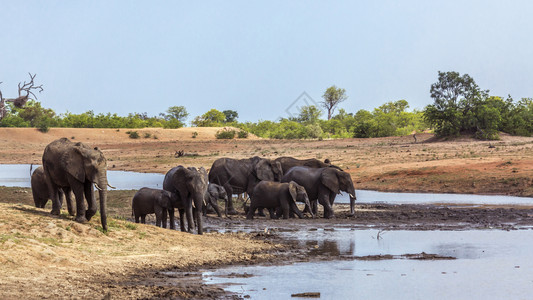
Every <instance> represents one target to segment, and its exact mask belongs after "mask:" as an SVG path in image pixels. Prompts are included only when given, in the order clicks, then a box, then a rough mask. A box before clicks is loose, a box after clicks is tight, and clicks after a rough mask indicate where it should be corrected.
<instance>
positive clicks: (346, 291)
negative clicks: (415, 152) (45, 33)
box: [203, 229, 533, 299]
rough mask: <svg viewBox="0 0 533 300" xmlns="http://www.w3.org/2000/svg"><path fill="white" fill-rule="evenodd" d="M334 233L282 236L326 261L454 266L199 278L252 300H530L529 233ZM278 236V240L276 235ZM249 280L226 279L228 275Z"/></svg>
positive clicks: (272, 270) (278, 270) (363, 266)
mask: <svg viewBox="0 0 533 300" xmlns="http://www.w3.org/2000/svg"><path fill="white" fill-rule="evenodd" d="M378 232H379V231H377V230H349V229H344V230H333V231H310V232H298V233H294V232H293V233H287V235H288V236H293V237H295V236H298V239H299V240H300V243H301V245H302V246H306V247H309V248H311V249H316V251H320V252H321V254H329V255H331V257H336V256H339V255H344V256H346V255H353V256H367V255H378V254H391V255H402V254H414V253H421V252H426V253H431V254H439V255H443V256H453V257H456V258H457V259H455V260H409V259H393V260H377V261H368V260H348V261H346V260H333V261H320V262H308V263H295V264H291V265H283V266H246V267H230V268H225V269H220V270H217V271H207V272H205V273H204V274H203V276H204V280H205V281H206V282H207V283H216V284H223V285H225V286H226V287H225V289H226V290H228V291H231V292H236V293H242V294H243V295H250V296H251V298H252V299H291V294H295V293H303V292H320V293H321V299H530V298H531V293H532V292H533V256H532V255H531V249H532V247H533V231H531V230H518V231H511V232H506V231H497V230H479V231H387V232H380V238H379V239H378V238H377V235H378ZM282 234H284V233H282ZM231 273H237V274H244V273H247V274H253V275H254V276H252V277H248V278H227V275H228V274H231ZM293 299H294V298H293Z"/></svg>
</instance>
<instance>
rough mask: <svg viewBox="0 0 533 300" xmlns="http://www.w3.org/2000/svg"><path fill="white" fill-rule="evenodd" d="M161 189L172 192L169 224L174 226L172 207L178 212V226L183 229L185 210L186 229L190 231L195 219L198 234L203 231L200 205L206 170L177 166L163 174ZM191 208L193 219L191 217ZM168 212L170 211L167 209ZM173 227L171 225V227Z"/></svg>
mask: <svg viewBox="0 0 533 300" xmlns="http://www.w3.org/2000/svg"><path fill="white" fill-rule="evenodd" d="M163 189H164V190H166V191H169V192H171V193H172V204H173V208H172V209H171V210H172V213H171V214H170V224H171V226H174V208H177V209H178V211H179V213H180V228H181V231H186V230H185V212H186V213H187V222H188V231H189V232H191V231H192V230H193V227H194V225H193V224H194V223H195V221H196V226H198V234H202V233H203V227H202V226H203V224H202V212H201V210H202V206H203V203H204V196H205V193H206V191H207V172H206V171H205V169H204V168H203V167H202V168H200V169H196V168H194V167H189V168H185V167H184V166H177V167H174V168H172V169H170V171H168V172H167V174H166V175H165V179H164V180H163ZM193 208H195V209H194V219H193ZM169 212H170V211H169ZM171 228H173V227H171Z"/></svg>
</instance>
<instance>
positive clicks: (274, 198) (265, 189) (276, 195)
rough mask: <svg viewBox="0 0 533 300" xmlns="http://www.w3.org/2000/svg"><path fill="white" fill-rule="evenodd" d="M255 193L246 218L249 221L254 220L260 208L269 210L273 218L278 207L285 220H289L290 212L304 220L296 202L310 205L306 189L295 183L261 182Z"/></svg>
mask: <svg viewBox="0 0 533 300" xmlns="http://www.w3.org/2000/svg"><path fill="white" fill-rule="evenodd" d="M253 193H254V197H253V199H251V201H250V208H249V209H248V213H247V216H246V218H247V219H249V220H251V219H253V218H254V213H255V210H256V209H258V208H268V209H269V211H270V218H273V217H274V216H273V211H274V209H277V208H278V207H279V208H280V209H281V212H282V213H283V218H284V219H288V218H289V212H293V213H295V214H297V215H298V217H299V218H300V219H302V218H303V215H302V213H301V212H300V210H299V209H298V206H297V205H296V201H298V202H303V203H305V204H306V205H310V204H309V198H308V196H307V193H306V192H305V188H304V187H303V186H301V185H299V184H297V183H296V182H294V181H291V182H289V183H281V182H273V181H261V182H259V183H258V184H257V185H256V186H255V188H254V191H253Z"/></svg>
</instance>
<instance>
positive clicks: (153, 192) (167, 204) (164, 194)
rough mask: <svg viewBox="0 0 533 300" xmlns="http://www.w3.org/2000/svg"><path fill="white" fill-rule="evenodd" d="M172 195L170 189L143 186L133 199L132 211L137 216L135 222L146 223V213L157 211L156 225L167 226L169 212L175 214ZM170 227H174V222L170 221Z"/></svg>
mask: <svg viewBox="0 0 533 300" xmlns="http://www.w3.org/2000/svg"><path fill="white" fill-rule="evenodd" d="M171 198H172V195H171V193H170V192H169V191H165V190H161V189H151V188H147V187H144V188H141V189H140V190H138V191H137V193H135V195H134V196H133V199H132V200H131V213H132V214H133V215H134V216H135V223H139V218H140V219H141V223H143V224H146V220H145V219H146V215H147V214H154V213H155V225H156V226H158V227H163V228H166V227H167V213H171V214H174V207H173V205H172V199H171ZM170 228H171V229H174V223H173V222H170Z"/></svg>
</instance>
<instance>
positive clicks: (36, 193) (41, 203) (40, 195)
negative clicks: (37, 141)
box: [31, 166, 76, 216]
mask: <svg viewBox="0 0 533 300" xmlns="http://www.w3.org/2000/svg"><path fill="white" fill-rule="evenodd" d="M31 193H32V194H33V202H35V207H38V208H44V207H45V206H46V203H48V199H50V192H49V190H48V185H47V184H46V174H45V173H44V169H43V167H42V166H39V167H38V168H37V169H35V171H33V174H31ZM58 193H59V203H60V204H61V205H63V198H66V200H67V208H68V213H69V214H70V215H71V216H73V215H75V214H76V210H75V208H74V202H73V200H72V197H71V196H70V188H60V189H58Z"/></svg>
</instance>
